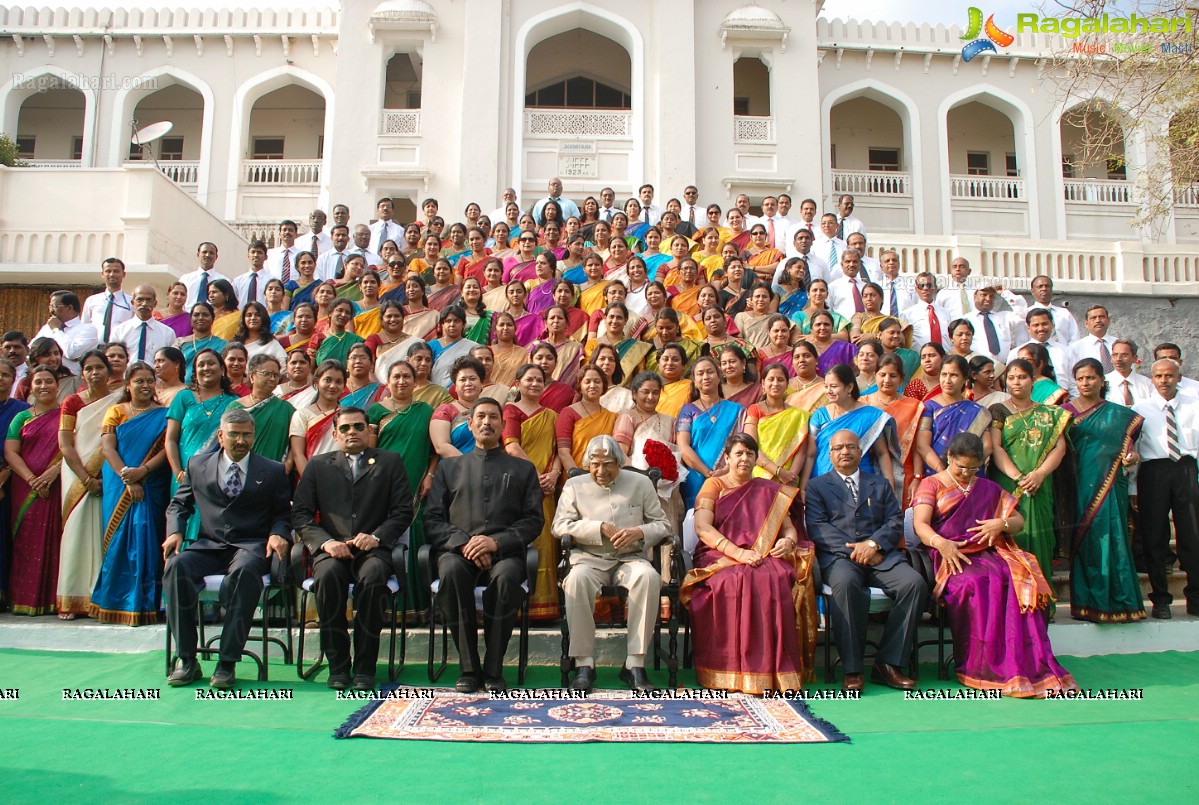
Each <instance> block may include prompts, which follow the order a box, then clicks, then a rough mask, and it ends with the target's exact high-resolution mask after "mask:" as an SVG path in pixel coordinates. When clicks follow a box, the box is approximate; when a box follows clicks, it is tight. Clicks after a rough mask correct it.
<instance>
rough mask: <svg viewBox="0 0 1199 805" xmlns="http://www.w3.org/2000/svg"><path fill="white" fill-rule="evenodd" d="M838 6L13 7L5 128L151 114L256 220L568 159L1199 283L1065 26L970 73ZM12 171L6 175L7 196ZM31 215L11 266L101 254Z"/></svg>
mask: <svg viewBox="0 0 1199 805" xmlns="http://www.w3.org/2000/svg"><path fill="white" fill-rule="evenodd" d="M820 7H821V2H820V0H816V2H809V0H763V2H761V3H760V4H757V5H752V4H751V5H746V6H740V7H738V2H737V0H641V2H632V1H631V0H619V1H618V2H613V1H612V0H609V1H607V2H601V0H595V2H566V3H560V2H553V1H552V0H505V2H496V0H429V1H428V2H426V1H425V0H384V2H381V3H379V4H378V5H373V3H372V2H371V0H363V1H362V2H354V3H344V4H342V7H341V8H329V9H327V10H320V11H289V10H286V9H284V8H279V9H275V10H258V9H240V10H234V11H217V10H211V9H192V10H146V11H137V10H131V11H126V10H121V9H117V10H111V9H105V10H97V9H85V10H79V9H71V10H68V9H64V8H59V9H48V8H42V9H37V8H12V7H9V8H6V9H0V74H3V75H12V76H13V78H12V79H11V80H10V81H8V82H7V83H4V84H2V85H0V130H3V131H5V132H8V133H9V134H10V136H15V137H16V138H17V139H18V142H19V143H20V145H21V150H22V153H23V155H24V156H25V158H26V159H27V160H28V161H29V162H30V163H31V164H32V165H41V166H51V167H57V168H68V169H74V168H77V167H82V168H108V169H118V168H121V167H122V166H125V165H128V164H129V162H130V160H131V153H130V145H129V137H130V132H131V121H132V120H136V121H137V125H138V126H144V125H146V124H149V123H153V122H157V121H160V120H169V121H171V122H172V123H173V124H174V126H173V128H172V130H171V132H170V134H169V135H168V136H167V137H165V138H163V139H161V140H159V141H157V142H156V143H154V144H153V145H152V146H151V149H152V152H153V155H154V156H156V157H157V158H158V160H159V164H160V166H161V169H162V172H163V173H165V174H166V176H168V177H169V178H170V179H171V180H172V181H173V182H174V183H176V184H177V185H178V186H179V187H180V188H182V189H183V190H185V191H186V192H187V193H188V194H190V195H191V196H193V197H194V198H195V199H196V201H198V202H199V204H200V205H202V206H203V207H204V208H206V210H207V211H208V213H210V214H211V216H212V217H213V218H214V219H220V220H223V221H226V222H229V223H230V224H231V225H233V226H234V227H235V228H237V229H238V230H239V231H240V232H242V233H243V234H245V233H248V232H259V231H264V230H265V231H269V230H270V229H273V222H277V221H278V220H279V219H281V218H284V217H290V218H296V219H298V220H301V221H303V220H306V217H307V213H308V211H309V210H311V209H312V208H313V207H317V206H319V207H322V208H324V209H326V210H329V209H330V207H331V206H332V205H333V204H334V203H345V204H348V205H349V206H350V208H351V211H352V220H353V221H355V222H359V221H366V220H369V219H370V218H372V217H373V206H374V200H375V199H376V198H378V197H380V196H385V195H386V196H392V197H393V198H396V199H397V200H398V201H399V204H398V207H399V209H398V214H397V217H399V218H400V219H401V220H410V219H411V218H412V217H415V215H416V213H415V205H417V204H419V202H420V200H421V199H423V198H424V197H426V196H433V197H436V198H437V199H438V200H439V201H440V203H441V209H442V212H443V214H444V215H445V217H446V218H447V220H449V221H453V220H456V219H457V218H459V217H460V215H459V212H460V211H461V210H462V209H463V207H464V206H465V204H466V203H467V202H468V201H477V202H479V203H480V204H481V205H482V207H483V208H484V210H485V211H486V210H489V209H491V208H492V207H494V206H495V204H496V202H498V200H499V196H500V193H501V191H502V189H503V188H504V187H506V186H509V185H511V186H515V187H516V188H517V189H518V190H519V192H520V198H521V202H522V207H525V208H528V207H530V206H531V205H532V203H533V202H534V201H535V200H536V199H537V198H538V197H540V196H542V195H544V192H545V183H546V180H547V178H548V177H550V176H553V175H561V176H562V177H563V180H564V183H565V185H566V195H567V196H568V197H570V198H573V199H575V200H576V201H581V200H582V199H583V198H584V197H585V196H587V195H592V194H594V195H598V192H599V190H600V189H601V188H602V187H604V186H612V187H613V188H615V189H616V191H617V194H618V197H619V198H623V197H624V196H625V195H631V194H633V193H634V192H635V190H636V188H637V187H638V186H639V185H640V184H641V183H642V182H647V181H648V182H651V183H653V184H654V185H655V186H656V187H657V188H658V196H657V200H658V203H659V204H661V203H664V202H665V200H666V199H667V198H670V197H671V196H678V195H679V194H680V193H681V191H682V189H683V187H684V186H685V185H687V184H690V183H694V184H696V185H697V186H698V187H699V188H700V191H701V201H704V202H715V203H719V204H721V206H722V207H724V208H726V209H727V207H728V206H730V205H731V204H732V201H733V199H734V198H735V196H736V195H737V194H738V193H742V192H744V193H747V194H748V195H750V197H751V198H752V199H753V200H754V203H755V204H756V203H757V202H758V201H760V199H761V198H762V197H763V196H764V195H767V194H778V193H781V192H786V193H788V194H790V195H791V197H792V198H793V199H794V201H795V203H796V211H795V212H793V213H792V214H793V216H794V215H795V214H796V213H797V212H798V203H799V201H800V200H801V199H803V198H805V197H809V196H811V197H813V198H816V199H817V200H818V201H819V202H820V206H821V209H822V211H823V210H827V209H832V205H833V200H834V199H835V197H836V196H838V195H839V194H840V193H842V192H849V193H852V194H853V195H854V196H855V197H856V200H857V211H856V213H855V214H856V215H857V216H858V217H860V218H862V219H863V220H865V221H866V223H867V227H868V231H869V233H870V235H871V245H872V247H877V246H881V245H884V241H885V244H886V245H894V246H898V247H900V248H901V251H902V252H903V255H904V265H905V270H910V269H918V268H924V267H930V268H933V269H934V270H936V269H940V270H944V269H945V267H946V266H947V265H948V261H949V259H951V257H950V255H951V254H965V255H967V256H969V257H971V259H972V260H976V261H978V262H980V263H981V264H982V267H983V270H984V271H987V270H988V269H990V270H991V271H992V272H993V273H1006V274H1010V275H1013V276H1023V275H1024V274H1025V273H1027V274H1028V276H1031V275H1032V274H1033V273H1039V272H1040V271H1047V272H1048V273H1051V274H1053V275H1054V276H1055V278H1057V279H1059V280H1062V281H1064V282H1065V283H1066V286H1068V285H1069V284H1070V283H1071V282H1077V283H1079V284H1080V285H1087V286H1088V287H1094V283H1096V282H1099V283H1109V284H1111V287H1112V288H1115V289H1121V290H1124V291H1125V292H1133V293H1151V292H1152V288H1151V284H1152V283H1154V282H1171V283H1172V286H1171V287H1172V292H1173V293H1174V294H1175V295H1176V294H1177V292H1178V290H1179V288H1180V287H1183V286H1185V287H1186V288H1188V289H1193V290H1199V285H1196V281H1197V280H1199V265H1197V263H1196V255H1195V250H1194V249H1193V248H1187V247H1183V246H1177V245H1173V244H1194V243H1199V190H1197V189H1196V188H1191V189H1190V190H1189V191H1187V192H1183V193H1180V194H1178V196H1177V197H1176V203H1175V205H1174V209H1173V212H1172V215H1171V217H1170V220H1169V221H1167V222H1166V224H1165V225H1164V227H1163V229H1162V231H1161V234H1160V236H1155V238H1154V239H1155V240H1157V241H1158V242H1157V243H1148V242H1143V241H1145V240H1148V238H1143V237H1142V235H1141V234H1140V233H1139V232H1138V231H1137V230H1134V229H1133V228H1131V226H1130V224H1129V221H1130V219H1131V218H1132V216H1133V214H1134V212H1135V210H1136V205H1137V201H1138V199H1137V197H1136V196H1137V194H1136V189H1135V186H1134V182H1133V179H1134V178H1135V176H1136V173H1137V171H1138V170H1139V169H1140V167H1141V166H1143V165H1145V164H1146V162H1147V160H1149V159H1152V158H1160V155H1151V154H1149V153H1147V149H1146V148H1145V147H1144V145H1143V144H1141V143H1138V142H1134V141H1131V138H1130V141H1128V142H1126V143H1125V144H1124V149H1125V156H1126V162H1127V167H1126V168H1117V167H1115V166H1112V170H1111V172H1110V173H1109V172H1108V170H1106V168H1107V167H1109V166H1099V167H1098V170H1094V169H1092V170H1088V171H1087V172H1086V174H1085V175H1075V174H1076V173H1078V171H1077V169H1076V168H1074V167H1072V165H1071V162H1072V159H1071V158H1072V156H1073V155H1074V151H1075V149H1076V148H1077V143H1078V141H1079V136H1080V132H1079V129H1078V127H1077V126H1076V125H1073V124H1071V123H1069V122H1067V121H1064V120H1063V115H1065V113H1066V112H1068V111H1069V110H1072V109H1076V108H1080V107H1081V108H1083V109H1086V110H1088V114H1093V115H1102V114H1112V115H1118V114H1119V110H1112V109H1108V108H1107V107H1106V106H1105V105H1104V101H1103V99H1102V98H1077V99H1069V100H1066V99H1063V98H1061V97H1059V95H1060V93H1057V92H1055V91H1054V87H1053V86H1052V84H1049V83H1047V78H1046V71H1045V65H1046V58H1047V55H1048V54H1050V53H1051V52H1055V51H1060V49H1061V47H1062V43H1063V41H1064V40H1062V39H1061V38H1060V37H1057V36H1050V35H1045V34H1036V35H1033V34H1023V35H1020V36H1018V37H1017V39H1016V41H1015V43H1014V44H1013V45H1012V46H1010V47H1008V48H1004V49H1002V50H1000V51H999V52H998V53H995V54H988V55H983V56H980V57H978V58H976V59H974V60H972V61H970V62H966V61H964V60H963V58H962V42H961V41H960V39H959V34H960V31H959V30H958V29H957V28H956V27H950V28H946V27H943V26H936V27H930V26H927V25H919V26H918V25H912V24H908V25H901V24H898V23H896V24H884V23H859V22H854V21H849V22H845V21H841V20H832V21H829V20H825V19H822V18H819V16H818V15H819V13H820ZM1161 125H1163V126H1165V125H1169V120H1168V119H1166V118H1164V117H1163V119H1162V121H1161ZM21 170H25V171H28V169H21ZM15 172H16V171H5V172H0V200H3V201H5V202H6V206H7V202H8V199H9V198H10V197H11V195H10V194H11V193H12V192H15V191H13V190H9V191H7V193H6V191H5V189H4V185H5V184H6V183H8V184H10V185H11V183H12V182H14V181H16V180H15V178H14V177H13V174H14V173H15ZM30 175H32V174H30ZM52 176H61V171H46V172H45V178H44V181H45V182H49V181H51V177H52ZM26 181H28V179H26ZM29 215H34V212H32V211H31V212H29ZM204 218H205V219H206V218H207V217H206V216H204ZM84 223H85V222H76V226H81V225H84ZM12 226H13V224H12V223H11V222H5V223H2V224H0V270H2V268H3V267H4V266H6V265H7V266H13V265H19V264H22V263H46V264H55V263H57V264H73V263H75V262H77V261H78V262H79V263H81V264H85V265H92V264H93V260H92V253H91V252H90V251H87V250H86V249H85V250H84V251H83V252H79V251H78V250H76V251H73V252H71V254H69V255H68V254H65V253H64V254H60V253H58V252H56V251H54V250H50V251H45V250H43V251H42V252H39V253H37V254H32V253H29V252H28V251H25V252H22V251H21V249H19V248H17V246H16V245H15V242H16V238H17V234H18V233H13V232H11V231H7V230H10V229H11V228H12ZM1105 241H1112V242H1113V243H1106V244H1105V243H1104V242H1105ZM26 242H28V240H27V241H26ZM1114 242H1118V243H1114ZM184 245H185V246H190V244H184ZM97 248H98V247H97ZM96 254H97V256H96V258H95V260H96V263H98V259H99V256H98V255H99V252H97V253H96ZM147 260H149V258H147ZM1179 260H1181V262H1179ZM132 262H135V263H136V262H137V261H136V260H134V261H132ZM188 268H190V265H188V264H184V265H175V266H173V269H174V270H176V271H182V270H187V269H188ZM1066 289H1068V287H1067V288H1066Z"/></svg>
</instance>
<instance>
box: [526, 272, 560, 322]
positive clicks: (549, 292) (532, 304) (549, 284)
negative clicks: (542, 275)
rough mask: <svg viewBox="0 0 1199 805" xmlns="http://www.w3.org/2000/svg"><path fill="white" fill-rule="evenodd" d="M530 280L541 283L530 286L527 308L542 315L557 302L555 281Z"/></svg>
mask: <svg viewBox="0 0 1199 805" xmlns="http://www.w3.org/2000/svg"><path fill="white" fill-rule="evenodd" d="M530 282H539V283H540V284H538V285H534V286H533V287H532V288H529V295H528V297H527V298H526V299H525V309H526V310H528V311H529V312H530V313H536V314H537V315H538V316H541V315H542V314H544V313H545V311H547V310H549V309H550V308H552V307H553V306H554V305H555V304H557V303H556V302H555V301H554V283H553V281H552V280H545V281H540V280H530Z"/></svg>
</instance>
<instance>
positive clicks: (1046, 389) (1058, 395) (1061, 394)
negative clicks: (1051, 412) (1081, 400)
mask: <svg viewBox="0 0 1199 805" xmlns="http://www.w3.org/2000/svg"><path fill="white" fill-rule="evenodd" d="M1029 396H1031V397H1032V399H1033V401H1034V402H1039V403H1041V404H1042V405H1061V404H1062V403H1064V402H1066V401H1067V400H1069V399H1070V394H1069V393H1068V392H1067V391H1066V390H1065V389H1064V388H1062V387H1061V386H1059V385H1058V384H1057V382H1056V381H1054V380H1050V379H1049V378H1047V377H1042V378H1041V379H1040V380H1038V381H1037V382H1036V383H1033V384H1032V392H1031V394H1030V395H1029Z"/></svg>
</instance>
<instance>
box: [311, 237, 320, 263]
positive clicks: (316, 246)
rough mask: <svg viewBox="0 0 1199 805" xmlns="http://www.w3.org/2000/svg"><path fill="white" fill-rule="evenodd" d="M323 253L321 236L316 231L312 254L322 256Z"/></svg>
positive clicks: (313, 238)
mask: <svg viewBox="0 0 1199 805" xmlns="http://www.w3.org/2000/svg"><path fill="white" fill-rule="evenodd" d="M320 254H321V236H320V235H319V234H317V233H316V232H313V233H312V256H313V257H320Z"/></svg>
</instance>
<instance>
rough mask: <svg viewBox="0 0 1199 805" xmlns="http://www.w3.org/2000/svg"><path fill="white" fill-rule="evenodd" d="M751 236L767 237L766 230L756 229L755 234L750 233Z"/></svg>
mask: <svg viewBox="0 0 1199 805" xmlns="http://www.w3.org/2000/svg"><path fill="white" fill-rule="evenodd" d="M749 234H751V235H754V236H755V237H756V236H758V235H765V234H766V230H764V229H755V230H754V231H753V232H750V233H749Z"/></svg>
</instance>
